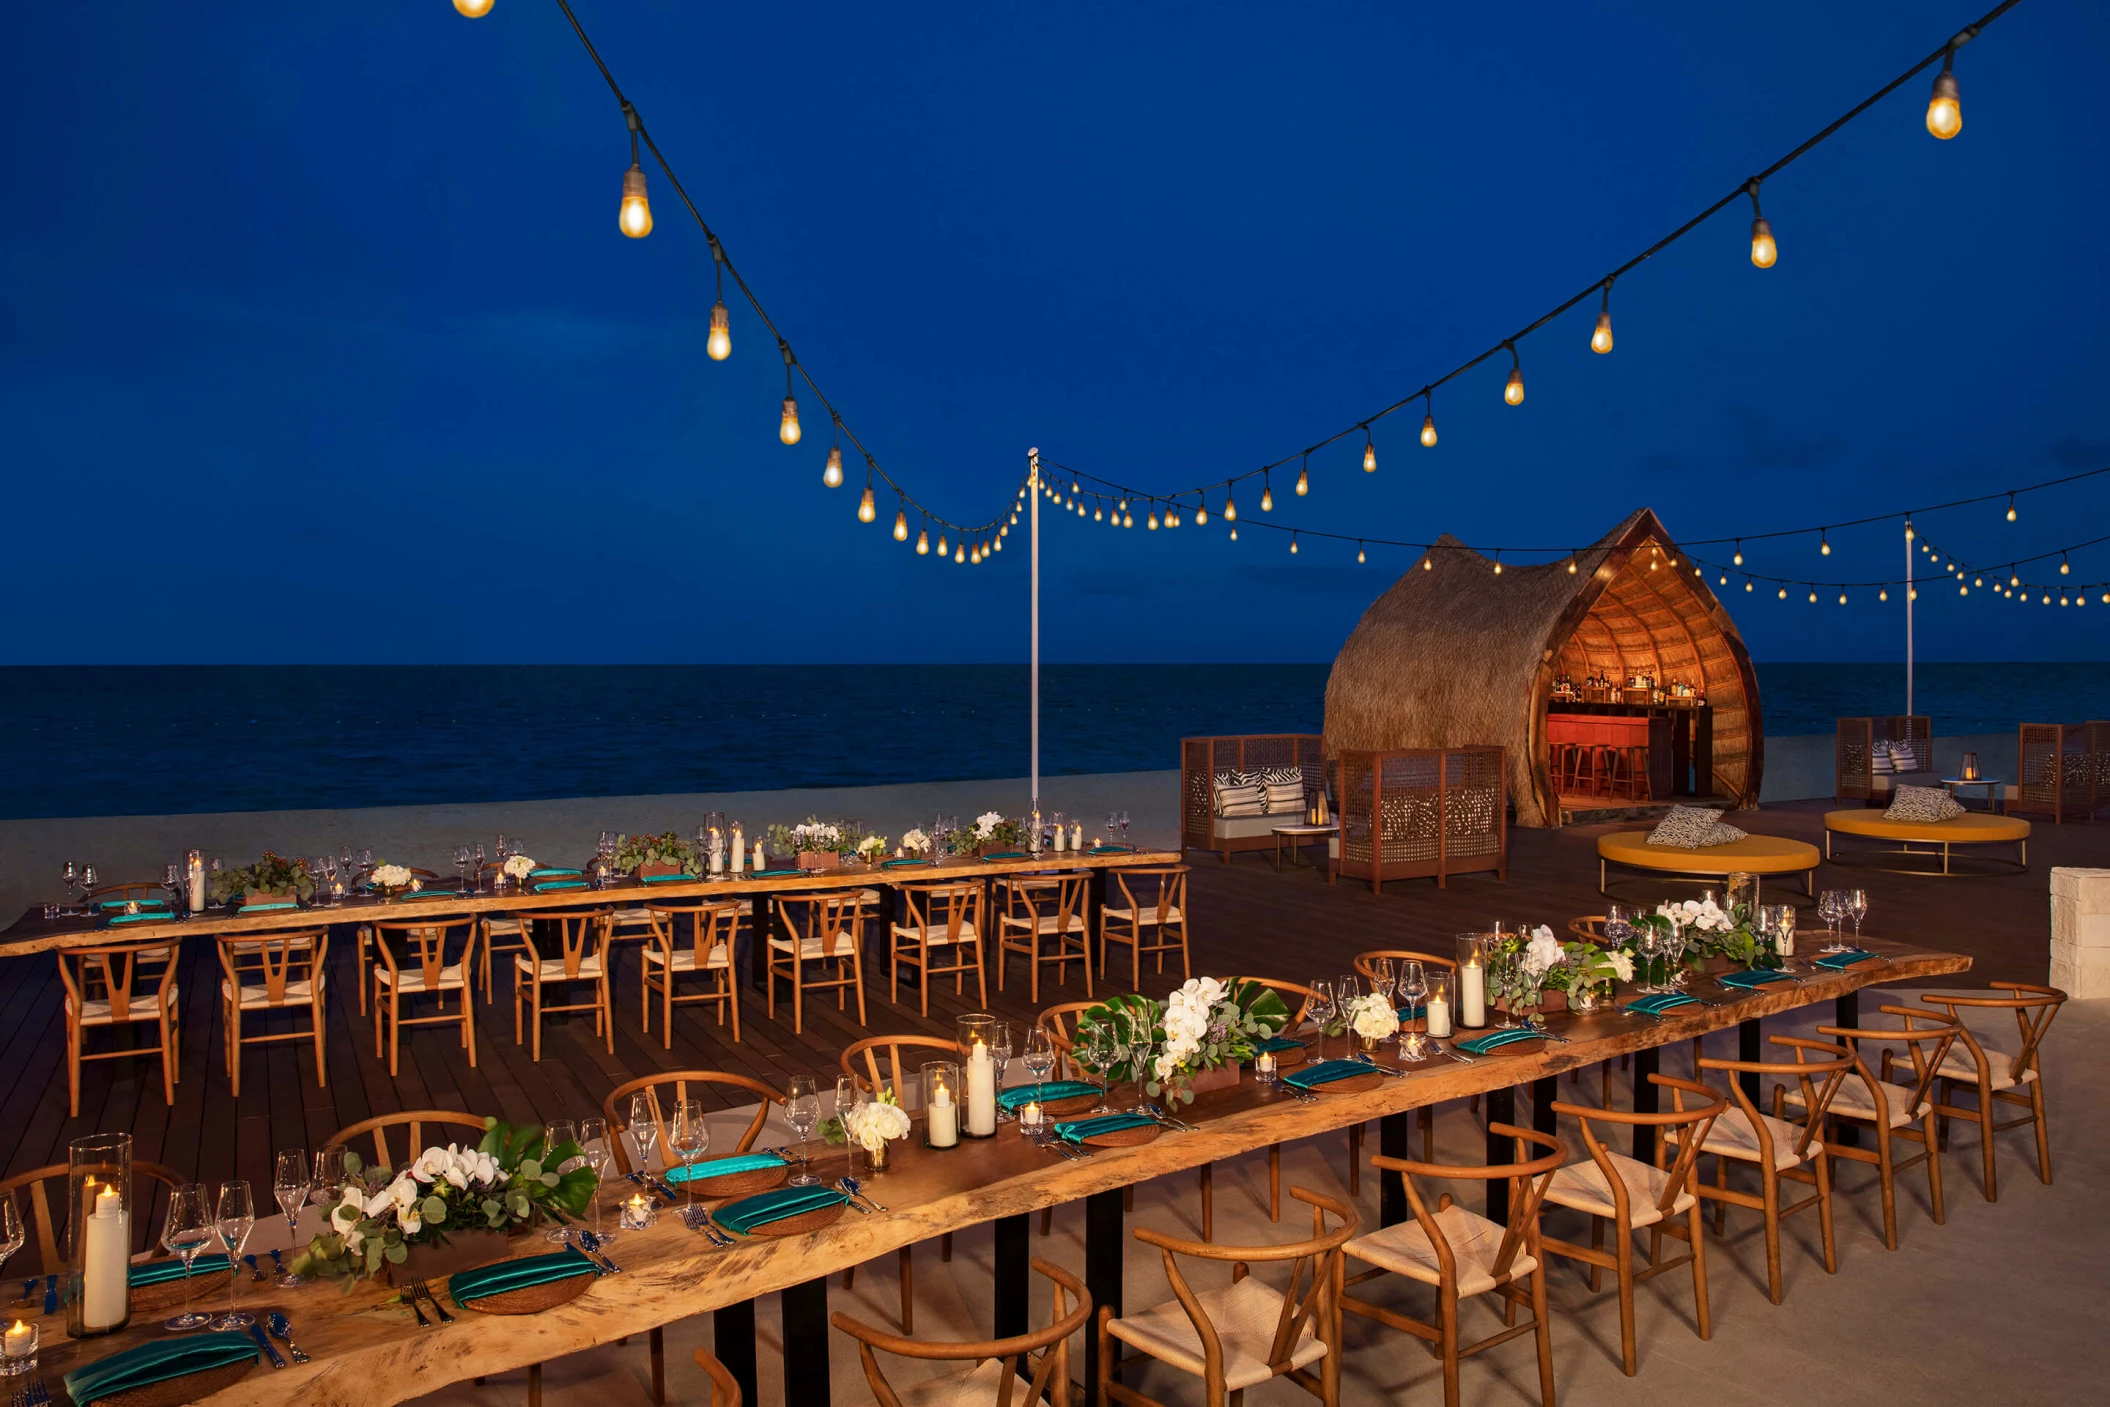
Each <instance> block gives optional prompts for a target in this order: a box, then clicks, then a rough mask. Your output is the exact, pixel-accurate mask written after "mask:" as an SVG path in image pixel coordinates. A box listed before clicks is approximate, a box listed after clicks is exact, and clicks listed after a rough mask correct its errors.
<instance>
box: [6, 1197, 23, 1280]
mask: <svg viewBox="0 0 2110 1407" xmlns="http://www.w3.org/2000/svg"><path fill="white" fill-rule="evenodd" d="M26 1239H27V1238H26V1237H25V1236H24V1235H23V1233H22V1213H21V1212H19V1211H17V1210H15V1199H14V1197H13V1196H11V1195H10V1196H5V1197H0V1265H5V1264H7V1259H8V1257H9V1256H12V1255H13V1254H14V1253H15V1252H16V1251H19V1250H21V1249H22V1243H23V1242H24V1241H25V1240H26Z"/></svg>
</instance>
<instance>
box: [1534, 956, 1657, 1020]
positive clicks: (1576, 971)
mask: <svg viewBox="0 0 2110 1407" xmlns="http://www.w3.org/2000/svg"><path fill="white" fill-rule="evenodd" d="M1633 980H1634V957H1633V954H1631V953H1629V952H1627V951H1626V950H1624V949H1622V948H1612V949H1609V950H1608V949H1605V948H1602V947H1599V946H1598V945H1597V944H1595V943H1590V942H1584V941H1582V940H1577V941H1575V942H1571V943H1563V944H1562V945H1561V960H1560V961H1559V962H1557V963H1555V964H1554V965H1553V966H1552V967H1551V968H1549V969H1548V970H1547V972H1546V978H1545V983H1544V986H1543V987H1542V988H1541V997H1542V999H1543V994H1544V993H1545V992H1548V991H1557V992H1561V993H1564V994H1565V1000H1566V1001H1567V1003H1568V1005H1569V1006H1572V1007H1574V1008H1575V1009H1576V1010H1578V1011H1591V1010H1594V1009H1595V1008H1596V1006H1597V1004H1598V1002H1600V1001H1602V1000H1603V999H1604V998H1606V997H1607V996H1609V995H1610V994H1611V989H1612V985H1613V984H1614V983H1615V982H1631V981H1633Z"/></svg>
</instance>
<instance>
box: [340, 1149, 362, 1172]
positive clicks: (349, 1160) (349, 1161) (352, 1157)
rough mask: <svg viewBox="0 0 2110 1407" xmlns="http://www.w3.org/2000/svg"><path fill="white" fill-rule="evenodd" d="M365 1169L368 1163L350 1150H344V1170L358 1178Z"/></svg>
mask: <svg viewBox="0 0 2110 1407" xmlns="http://www.w3.org/2000/svg"><path fill="white" fill-rule="evenodd" d="M365 1167H366V1163H365V1162H364V1161H363V1160H362V1159H361V1158H360V1157H359V1155H358V1154H357V1153H354V1152H353V1151H352V1150H351V1149H349V1148H347V1149H345V1150H344V1170H345V1171H346V1172H347V1173H349V1174H351V1175H352V1176H353V1177H357V1176H358V1175H359V1174H360V1172H361V1171H362V1170H363V1169H364V1168H365Z"/></svg>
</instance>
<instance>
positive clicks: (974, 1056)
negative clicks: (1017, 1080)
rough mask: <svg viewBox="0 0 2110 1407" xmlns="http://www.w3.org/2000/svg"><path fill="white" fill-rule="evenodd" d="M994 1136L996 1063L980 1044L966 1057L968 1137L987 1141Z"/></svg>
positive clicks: (977, 1042) (987, 1049)
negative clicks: (986, 1139)
mask: <svg viewBox="0 0 2110 1407" xmlns="http://www.w3.org/2000/svg"><path fill="white" fill-rule="evenodd" d="M995 1132H996V1062H995V1061H993V1060H991V1059H990V1058H989V1047H988V1046H986V1045H984V1044H983V1043H982V1042H980V1041H976V1042H975V1043H974V1050H973V1052H972V1053H971V1054H969V1055H968V1057H967V1133H968V1136H969V1137H971V1138H987V1137H989V1136H990V1135H991V1134H993V1133H995Z"/></svg>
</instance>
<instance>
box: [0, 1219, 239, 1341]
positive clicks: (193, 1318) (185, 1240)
mask: <svg viewBox="0 0 2110 1407" xmlns="http://www.w3.org/2000/svg"><path fill="white" fill-rule="evenodd" d="M9 1200H10V1201H12V1200H13V1199H12V1198H10V1199H9ZM217 1240H219V1233H218V1232H217V1231H215V1230H214V1229H213V1221H212V1207H211V1206H210V1205H209V1204H208V1203H207V1201H206V1191H205V1188H204V1187H203V1186H202V1185H200V1184H199V1183H195V1182H186V1183H184V1184H183V1185H182V1186H181V1187H173V1188H170V1189H169V1208H168V1215H167V1217H166V1219H165V1220H163V1222H162V1223H161V1244H162V1245H163V1246H165V1247H167V1248H168V1251H169V1254H171V1255H173V1256H176V1257H177V1258H178V1259H180V1260H181V1261H182V1262H183V1280H184V1286H185V1292H184V1296H183V1312H182V1313H181V1314H179V1315H177V1316H176V1317H175V1318H173V1319H167V1320H164V1321H162V1325H161V1327H162V1328H164V1329H170V1330H173V1331H175V1332H177V1333H183V1332H186V1331H188V1330H191V1329H202V1328H204V1327H205V1326H206V1325H207V1324H210V1323H211V1322H212V1316H211V1315H210V1314H201V1313H199V1312H198V1311H197V1310H195V1309H192V1308H191V1307H190V1301H191V1297H190V1277H191V1264H192V1262H194V1261H196V1260H197V1258H198V1252H200V1251H202V1250H204V1249H205V1248H206V1247H207V1246H209V1245H211V1244H212V1243H213V1242H215V1241H217ZM231 1264H232V1262H231V1261H230V1266H231ZM228 1275H229V1279H230V1280H232V1278H233V1271H232V1269H231V1268H230V1270H229V1272H228Z"/></svg>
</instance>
